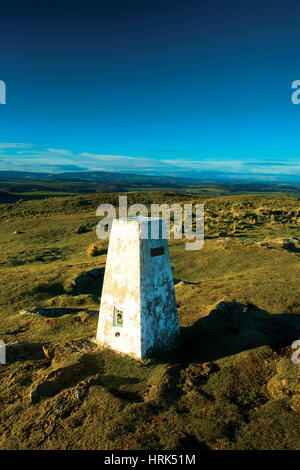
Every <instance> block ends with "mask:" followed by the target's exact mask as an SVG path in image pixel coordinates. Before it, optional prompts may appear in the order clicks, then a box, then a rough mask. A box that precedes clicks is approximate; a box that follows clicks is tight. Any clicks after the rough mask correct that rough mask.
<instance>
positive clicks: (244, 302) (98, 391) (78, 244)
mask: <svg viewBox="0 0 300 470" xmlns="http://www.w3.org/2000/svg"><path fill="white" fill-rule="evenodd" d="M117 196H118V195H117V194H110V195H107V194H106V195H104V194H97V195H79V196H74V197H71V198H48V199H45V200H43V201H41V200H32V201H23V202H21V203H16V204H6V205H2V206H1V208H0V209H1V224H0V249H1V254H2V256H1V261H0V270H1V278H0V279H1V281H0V283H1V286H0V289H1V295H0V334H1V336H0V339H2V340H4V341H5V342H6V343H7V344H9V345H11V344H13V343H15V342H19V343H22V342H24V343H23V344H20V345H19V346H10V347H8V352H7V356H8V363H7V365H6V366H0V397H1V401H0V417H1V418H0V448H1V449H111V450H115V449H174V450H178V451H180V450H195V449H299V447H300V441H299V434H298V433H297V429H298V425H299V419H300V402H299V390H300V367H299V366H296V365H293V364H292V362H291V355H292V349H291V348H290V345H291V343H292V341H294V340H295V339H298V338H300V295H299V285H300V247H299V244H298V243H297V242H295V244H294V246H290V245H288V244H286V243H285V242H284V240H283V239H284V238H290V237H293V238H298V239H299V238H300V236H299V214H300V203H299V200H298V199H297V198H292V197H288V196H286V195H281V194H272V195H255V194H251V195H238V196H222V197H219V198H214V197H207V196H196V195H193V196H187V195H186V196H183V195H180V194H176V193H159V192H151V191H149V192H142V193H129V194H128V198H129V204H130V203H132V202H142V203H145V204H150V203H154V202H159V203H162V202H167V203H173V202H178V201H182V202H185V203H186V202H199V203H202V202H204V203H205V215H206V240H205V244H204V248H203V249H202V250H200V251H196V252H189V251H185V249H184V243H185V241H184V240H170V242H169V246H170V254H171V261H172V267H173V276H174V279H175V284H176V286H175V292H176V299H177V304H178V314H179V320H180V326H181V334H182V343H181V345H180V346H179V347H178V349H177V350H176V351H174V352H173V353H172V354H170V355H168V354H166V355H163V356H161V357H159V358H153V359H151V360H148V361H135V360H133V359H131V358H128V357H125V356H122V355H119V354H116V353H114V352H113V351H109V350H99V349H97V348H96V347H95V345H94V343H93V342H91V338H93V337H94V336H95V333H96V328H97V312H98V309H99V304H100V296H101V280H98V281H97V280H96V281H93V282H88V283H85V284H84V283H83V284H80V285H77V287H76V286H75V287H74V284H73V280H74V279H75V278H76V277H78V276H79V275H80V274H85V273H86V272H88V271H89V270H91V269H94V268H103V269H104V267H105V260H106V248H107V246H105V250H104V253H103V254H101V255H100V256H97V257H89V256H88V254H87V249H88V247H89V246H90V245H92V244H97V242H98V240H97V237H96V233H95V227H96V224H97V222H98V220H99V219H98V218H97V217H96V216H95V210H96V207H97V206H98V205H99V204H100V203H101V202H110V201H111V202H113V203H116V202H117V200H118V199H117ZM234 224H235V228H234ZM81 225H83V226H85V227H86V228H87V231H86V232H85V233H80V234H78V233H76V229H77V228H78V227H79V226H81ZM14 232H17V233H14ZM220 233H222V234H224V235H220ZM278 242H279V243H278ZM181 281H183V282H181ZM221 301H223V302H225V306H226V307H225V310H224V311H221V310H219V309H216V305H217V304H218V303H220V302H221ZM35 390H38V392H39V395H40V399H39V401H38V402H36V403H33V404H32V403H31V399H30V394H31V392H32V391H35ZM170 431H171V432H170Z"/></svg>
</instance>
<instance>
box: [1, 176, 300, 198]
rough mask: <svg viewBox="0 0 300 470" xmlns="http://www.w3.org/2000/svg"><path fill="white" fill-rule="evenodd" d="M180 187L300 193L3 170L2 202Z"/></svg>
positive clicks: (299, 190) (295, 188) (294, 188)
mask: <svg viewBox="0 0 300 470" xmlns="http://www.w3.org/2000/svg"><path fill="white" fill-rule="evenodd" d="M153 190H159V191H168V190H171V191H178V192H181V193H187V194H195V195H196V194H206V195H207V194H208V195H211V196H224V195H231V194H246V193H274V192H283V193H285V194H289V195H292V196H297V197H300V184H296V183H293V184H288V183H265V182H255V183H254V182H252V183H244V182H241V183H234V182H228V181H227V182H226V181H220V180H200V179H197V178H180V177H172V176H152V175H139V174H127V173H112V172H106V171H84V172H65V173H57V174H56V173H38V172H23V171H0V202H14V201H15V200H19V199H43V198H47V197H51V196H72V195H74V194H78V193H82V194H91V193H99V192H108V193H111V192H129V191H153Z"/></svg>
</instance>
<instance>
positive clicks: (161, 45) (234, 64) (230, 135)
mask: <svg viewBox="0 0 300 470" xmlns="http://www.w3.org/2000/svg"><path fill="white" fill-rule="evenodd" d="M299 14H300V4H299V2H297V1H294V0H293V1H291V0H287V1H285V2H282V1H280V2H279V1H276V0H275V1H272V2H271V1H259V2H258V1H255V0H254V1H248V0H238V1H233V0H226V1H220V0H216V1H211V0H207V1H201V0H197V1H195V0H189V1H186V0H185V1H176V0H173V1H167V0H161V1H156V0H152V1H148V2H147V1H132V0H128V1H127V0H124V1H114V0H112V1H110V2H102V1H99V2H97V3H94V2H90V1H89V0H87V1H85V2H82V3H81V4H77V3H76V2H72V3H68V2H65V1H62V2H51V3H50V2H47V1H45V2H39V3H37V2H12V3H9V4H8V5H3V6H1V17H0V80H4V81H5V82H6V86H7V104H6V105H0V170H25V171H52V172H61V171H77V170H78V171H79V170H107V171H122V172H133V173H146V174H159V175H172V176H194V177H199V178H209V179H213V178H223V179H224V178H227V179H228V178H229V179H234V180H242V181H245V180H266V181H290V182H294V181H300V163H299V162H300V161H299V149H300V105H293V104H292V102H291V94H292V89H291V83H292V82H293V81H294V80H296V79H300V62H299V46H300V28H299Z"/></svg>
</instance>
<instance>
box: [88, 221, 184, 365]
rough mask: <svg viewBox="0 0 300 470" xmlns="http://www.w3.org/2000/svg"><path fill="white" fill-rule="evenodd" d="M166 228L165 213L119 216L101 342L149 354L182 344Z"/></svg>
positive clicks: (103, 298)
mask: <svg viewBox="0 0 300 470" xmlns="http://www.w3.org/2000/svg"><path fill="white" fill-rule="evenodd" d="M164 230H165V224H164V220H163V219H160V218H150V217H129V218H123V219H122V218H121V219H115V220H114V221H113V224H112V229H111V234H110V241H109V247H108V253H107V261H106V267H105V275H104V283H103V289H102V296H101V306H100V314H99V321H98V330H97V342H98V343H99V344H100V345H103V346H107V347H110V348H111V349H114V350H116V351H119V352H122V353H125V354H130V355H131V356H133V357H136V358H141V359H146V358H148V357H149V356H151V354H153V353H155V352H157V351H165V350H168V349H171V348H172V347H173V346H174V345H175V344H176V340H178V338H179V325H178V316H177V308H176V300H175V293H174V283H173V276H172V270H171V264H170V256H169V247H168V240H167V239H166V238H165V237H164V236H163V235H164ZM153 236H155V237H156V238H155V239H154V238H153ZM146 237H147V238H146Z"/></svg>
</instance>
